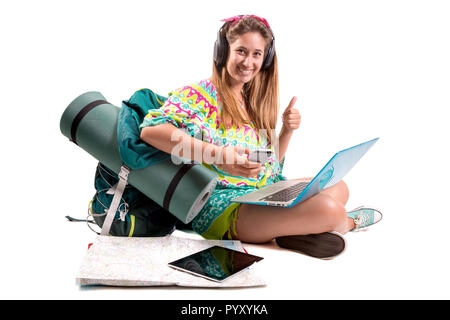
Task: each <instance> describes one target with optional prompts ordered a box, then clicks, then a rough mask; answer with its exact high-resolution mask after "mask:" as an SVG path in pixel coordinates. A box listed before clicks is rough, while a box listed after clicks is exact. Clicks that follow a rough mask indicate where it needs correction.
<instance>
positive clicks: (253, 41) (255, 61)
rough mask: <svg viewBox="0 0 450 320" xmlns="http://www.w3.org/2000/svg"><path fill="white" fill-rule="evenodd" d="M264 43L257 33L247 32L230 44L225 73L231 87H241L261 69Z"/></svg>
mask: <svg viewBox="0 0 450 320" xmlns="http://www.w3.org/2000/svg"><path fill="white" fill-rule="evenodd" d="M265 46H266V43H265V41H264V38H263V36H262V35H261V34H260V33H259V32H247V33H244V34H242V35H241V36H239V37H238V38H237V39H236V40H235V41H234V42H233V43H231V44H230V49H229V50H230V52H229V54H228V59H227V65H226V68H227V71H228V73H229V75H230V76H231V81H232V83H231V85H232V86H243V85H244V83H247V82H249V81H250V80H252V79H253V77H254V76H256V74H257V73H258V72H259V70H260V69H261V66H262V63H263V60H264V48H265Z"/></svg>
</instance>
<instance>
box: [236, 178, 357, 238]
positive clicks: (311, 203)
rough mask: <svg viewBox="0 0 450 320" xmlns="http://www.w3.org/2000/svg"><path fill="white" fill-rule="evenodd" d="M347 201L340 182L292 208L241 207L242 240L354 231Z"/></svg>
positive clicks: (242, 205)
mask: <svg viewBox="0 0 450 320" xmlns="http://www.w3.org/2000/svg"><path fill="white" fill-rule="evenodd" d="M347 200H348V188H347V186H346V184H345V183H344V182H342V183H341V182H340V183H338V184H336V185H335V186H333V187H331V188H328V189H326V190H323V191H322V192H320V193H319V194H317V195H315V196H313V197H311V198H309V199H308V200H306V201H304V202H302V203H300V204H297V205H295V206H293V207H291V208H280V207H271V206H259V205H252V204H241V205H240V208H239V213H238V217H237V220H236V232H237V235H238V239H239V240H241V241H244V242H252V243H262V242H268V241H271V240H272V239H274V238H276V237H279V236H288V235H302V234H312V233H322V232H328V231H333V230H334V231H338V232H340V233H342V234H344V233H346V232H348V231H349V230H351V229H352V228H353V226H352V221H353V220H352V219H349V218H348V217H347V213H346V210H345V207H344V205H345V203H346V202H347ZM350 220H351V221H350Z"/></svg>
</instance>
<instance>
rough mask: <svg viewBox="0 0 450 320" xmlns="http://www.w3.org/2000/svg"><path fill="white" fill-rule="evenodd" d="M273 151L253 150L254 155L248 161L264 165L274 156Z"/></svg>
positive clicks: (251, 154)
mask: <svg viewBox="0 0 450 320" xmlns="http://www.w3.org/2000/svg"><path fill="white" fill-rule="evenodd" d="M272 153H273V151H272V150H271V149H257V150H253V151H252V153H250V155H249V156H248V160H250V161H253V162H259V163H261V164H264V163H266V162H267V160H269V157H270V156H271V155H272Z"/></svg>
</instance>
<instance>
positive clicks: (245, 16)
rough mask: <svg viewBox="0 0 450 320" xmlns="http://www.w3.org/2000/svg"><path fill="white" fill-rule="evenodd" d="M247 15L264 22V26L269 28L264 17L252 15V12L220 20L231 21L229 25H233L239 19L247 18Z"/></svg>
mask: <svg viewBox="0 0 450 320" xmlns="http://www.w3.org/2000/svg"><path fill="white" fill-rule="evenodd" d="M248 17H251V18H255V19H256V20H258V21H259V22H262V23H264V24H265V25H266V27H267V28H269V29H270V26H269V23H268V22H267V20H266V19H264V18H260V17H258V16H255V15H253V14H252V15H243V16H234V17H231V18H227V19H223V20H221V21H224V22H232V23H231V25H232V26H233V25H234V24H235V23H236V22H238V21H239V20H241V19H244V18H248Z"/></svg>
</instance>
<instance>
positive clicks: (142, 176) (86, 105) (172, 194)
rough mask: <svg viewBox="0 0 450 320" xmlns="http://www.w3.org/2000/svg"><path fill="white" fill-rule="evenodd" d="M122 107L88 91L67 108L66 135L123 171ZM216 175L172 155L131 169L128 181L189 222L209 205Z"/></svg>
mask: <svg viewBox="0 0 450 320" xmlns="http://www.w3.org/2000/svg"><path fill="white" fill-rule="evenodd" d="M119 110H120V109H119V108H118V107H116V106H114V105H112V104H110V103H109V102H107V101H106V99H105V97H104V96H103V95H102V94H101V93H100V92H95V91H91V92H86V93H84V94H82V95H80V96H79V97H78V98H76V99H75V100H73V101H72V103H70V104H69V106H68V107H67V108H66V110H65V111H64V113H63V115H62V117H61V121H60V129H61V132H62V134H63V135H65V136H66V137H67V138H69V140H71V141H72V142H74V143H75V144H77V145H78V146H79V147H81V148H82V149H83V150H85V151H87V152H88V153H89V154H91V155H92V156H93V157H94V158H95V159H97V160H98V161H100V162H101V163H102V164H104V165H105V166H107V167H108V168H109V169H111V170H112V171H114V172H115V173H116V174H119V172H120V168H121V166H122V165H123V162H122V160H121V158H120V153H119V147H118V142H117V122H118V115H119ZM216 177H217V176H216V174H215V173H214V172H212V171H210V170H208V169H207V168H205V167H204V166H202V165H201V164H191V163H189V164H183V163H181V164H175V163H174V162H172V159H171V158H170V157H169V159H168V160H164V161H162V162H159V163H155V164H153V165H151V166H149V167H146V168H144V169H139V170H131V172H130V173H129V175H128V183H129V184H131V185H132V186H134V187H135V188H136V189H138V190H139V191H140V192H142V193H143V194H145V195H146V196H147V197H149V198H150V199H152V200H153V201H155V202H156V203H158V204H159V205H160V206H161V207H163V208H165V209H166V210H167V211H169V212H170V213H172V214H173V215H174V216H175V217H177V218H178V219H179V220H181V221H182V222H183V223H189V222H191V221H192V219H194V218H195V216H196V215H197V214H198V213H199V212H200V210H201V209H202V208H203V206H204V205H205V203H206V201H207V200H208V199H209V197H210V196H211V194H212V191H213V190H214V188H215V186H216Z"/></svg>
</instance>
